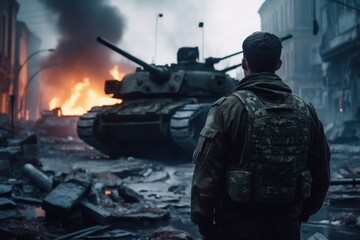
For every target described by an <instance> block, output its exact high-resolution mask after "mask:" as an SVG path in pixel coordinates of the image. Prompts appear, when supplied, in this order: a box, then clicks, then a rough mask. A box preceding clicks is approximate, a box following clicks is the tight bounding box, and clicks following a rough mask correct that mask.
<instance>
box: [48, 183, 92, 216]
mask: <svg viewBox="0 0 360 240" xmlns="http://www.w3.org/2000/svg"><path fill="white" fill-rule="evenodd" d="M89 189H90V183H83V182H78V181H69V182H64V183H61V184H59V185H58V186H57V187H56V188H55V189H54V190H52V191H51V192H50V193H49V195H48V196H47V197H46V198H45V199H44V201H43V205H42V207H43V209H44V210H45V211H46V216H49V217H51V218H52V217H55V218H56V219H58V218H61V217H64V216H66V215H67V214H69V213H70V211H71V210H72V209H73V207H74V205H75V204H77V203H78V202H79V201H80V200H81V198H82V197H83V196H84V195H85V194H86V193H87V192H88V190H89Z"/></svg>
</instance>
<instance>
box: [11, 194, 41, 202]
mask: <svg viewBox="0 0 360 240" xmlns="http://www.w3.org/2000/svg"><path fill="white" fill-rule="evenodd" d="M11 197H12V199H13V200H14V201H15V202H17V203H25V204H30V205H41V204H42V202H43V201H42V200H40V199H38V198H32V197H21V196H16V195H15V194H12V195H11Z"/></svg>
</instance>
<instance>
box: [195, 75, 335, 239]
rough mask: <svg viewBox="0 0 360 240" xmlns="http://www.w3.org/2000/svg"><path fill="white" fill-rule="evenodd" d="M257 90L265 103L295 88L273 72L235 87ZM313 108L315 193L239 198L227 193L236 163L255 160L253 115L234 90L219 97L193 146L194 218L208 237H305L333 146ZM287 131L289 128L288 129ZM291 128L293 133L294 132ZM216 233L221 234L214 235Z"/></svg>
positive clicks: (323, 189)
mask: <svg viewBox="0 0 360 240" xmlns="http://www.w3.org/2000/svg"><path fill="white" fill-rule="evenodd" d="M238 90H247V91H251V92H252V93H254V94H255V95H256V96H257V97H258V99H260V100H261V102H264V103H274V102H275V103H278V104H283V103H285V99H287V97H288V96H289V94H291V93H292V92H291V90H290V88H289V87H288V86H287V85H286V84H284V83H283V82H282V81H281V79H280V78H279V77H278V76H277V75H276V74H272V73H257V74H251V75H249V76H246V77H245V78H244V79H243V80H242V81H241V82H240V83H239V85H238V87H237V88H236V89H235V92H239V91H238ZM305 108H307V109H308V111H307V112H309V113H310V114H309V117H308V119H309V120H310V121H309V126H310V137H311V140H309V142H311V144H310V146H308V152H309V154H308V157H307V158H305V159H306V165H307V167H308V170H309V171H310V173H311V178H312V184H311V194H310V197H309V198H307V199H306V200H304V201H303V200H302V199H301V197H297V196H295V197H294V199H293V200H292V201H290V202H278V203H277V202H272V203H267V202H259V201H254V200H250V201H248V202H245V203H235V202H234V201H233V200H231V197H230V196H229V193H228V188H227V187H226V186H227V182H226V179H227V178H226V174H227V171H228V170H229V168H230V166H231V163H232V162H234V161H239V159H240V162H239V165H240V166H241V165H245V162H244V161H245V160H246V159H256V157H255V158H254V156H253V153H251V152H250V153H249V152H248V153H245V156H242V154H244V151H243V149H244V146H245V145H244V144H246V141H245V139H246V134H248V132H247V130H248V124H249V121H250V120H249V119H250V118H249V116H248V111H246V109H245V105H244V104H243V103H242V102H241V101H239V99H238V97H237V96H236V95H235V94H230V95H229V96H227V97H223V98H221V99H219V100H218V101H216V102H215V103H214V104H213V107H212V108H211V110H210V112H209V114H208V118H207V121H206V124H205V126H204V128H203V130H202V132H201V136H200V138H199V142H198V145H197V148H196V150H195V151H194V155H193V160H194V162H195V164H196V166H195V170H194V176H193V182H192V191H191V218H192V221H193V222H194V223H195V224H197V225H198V226H199V231H200V233H201V234H202V235H204V236H212V237H211V238H216V239H300V224H299V223H300V222H301V221H306V220H307V219H308V217H309V216H310V215H312V214H314V213H315V212H317V211H318V210H319V209H320V207H321V206H322V203H323V201H324V198H325V195H326V192H327V190H328V187H329V181H330V174H329V159H330V151H329V147H328V144H327V141H326V137H325V135H324V131H323V126H322V124H321V122H320V121H319V119H318V117H317V115H316V112H315V109H314V108H313V106H312V105H311V104H306V107H305ZM285 132H286V131H285ZM291 134H292V133H289V135H291ZM214 236H217V237H214Z"/></svg>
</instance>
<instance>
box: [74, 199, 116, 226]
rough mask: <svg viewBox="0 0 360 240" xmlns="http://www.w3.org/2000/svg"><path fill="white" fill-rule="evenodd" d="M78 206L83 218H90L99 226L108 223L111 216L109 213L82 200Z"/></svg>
mask: <svg viewBox="0 0 360 240" xmlns="http://www.w3.org/2000/svg"><path fill="white" fill-rule="evenodd" d="M80 205H81V208H82V211H83V214H84V216H85V217H87V218H90V219H91V220H93V221H94V222H96V223H100V224H105V223H109V222H110V219H111V216H110V213H109V212H107V211H105V210H103V209H101V208H99V207H97V206H95V205H94V204H92V203H90V202H88V201H86V200H82V201H81V202H80Z"/></svg>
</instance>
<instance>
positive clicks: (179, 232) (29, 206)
mask: <svg viewBox="0 0 360 240" xmlns="http://www.w3.org/2000/svg"><path fill="white" fill-rule="evenodd" d="M38 149H39V157H38V161H32V162H31V163H29V162H24V164H23V166H21V167H20V166H19V168H20V169H17V170H16V172H17V173H18V174H17V175H14V176H13V175H12V171H9V172H8V173H7V177H4V178H1V183H2V185H0V196H5V197H4V198H0V209H1V214H0V220H1V222H0V235H1V236H5V237H7V239H25V238H26V239H35V237H37V238H39V239H87V238H89V239H195V238H196V237H198V235H197V231H196V228H195V226H193V225H192V224H191V223H190V217H189V206H190V199H189V198H190V184H189V183H190V181H191V176H192V169H193V166H192V164H191V163H190V160H189V161H188V162H189V163H181V164H176V165H173V166H170V165H168V166H167V165H165V164H163V163H161V162H150V161H147V160H142V159H134V158H132V157H128V158H121V159H117V160H110V159H107V157H106V156H103V155H102V154H101V153H99V152H97V151H95V150H93V149H91V148H89V147H88V146H86V145H85V144H83V143H82V142H81V141H80V140H78V139H75V138H71V137H69V138H43V137H42V138H40V140H39V141H38ZM49 224H51V226H49ZM22 228H23V229H22ZM189 232H193V234H191V233H189ZM5 239H6V238H5Z"/></svg>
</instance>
